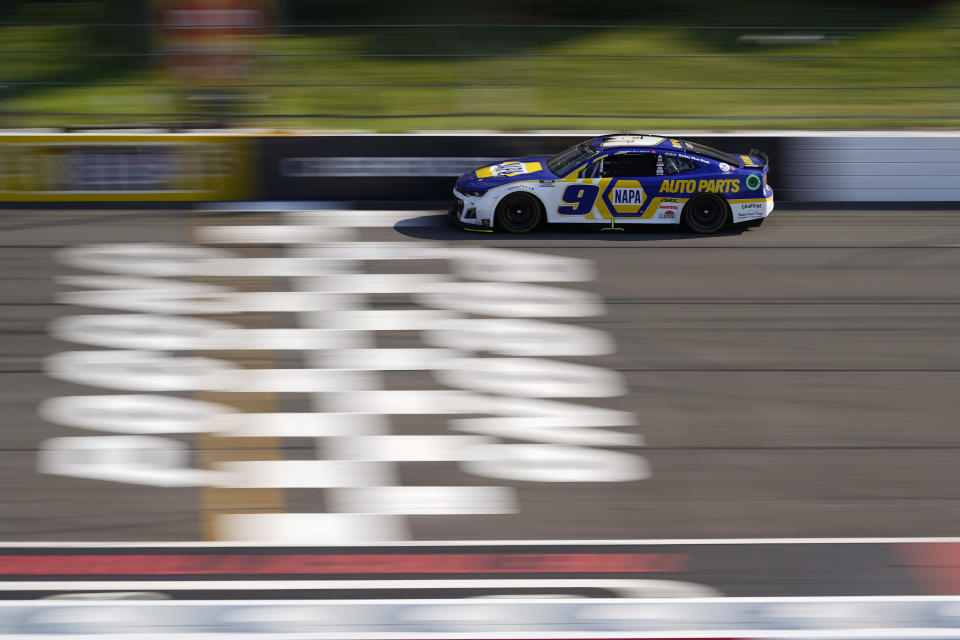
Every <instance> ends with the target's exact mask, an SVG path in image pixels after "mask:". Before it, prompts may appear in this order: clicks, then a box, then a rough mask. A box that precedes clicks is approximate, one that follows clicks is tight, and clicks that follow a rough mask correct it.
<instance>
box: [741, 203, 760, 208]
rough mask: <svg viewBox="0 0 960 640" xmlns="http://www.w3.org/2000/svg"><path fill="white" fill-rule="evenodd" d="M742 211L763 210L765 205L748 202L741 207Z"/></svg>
mask: <svg viewBox="0 0 960 640" xmlns="http://www.w3.org/2000/svg"><path fill="white" fill-rule="evenodd" d="M740 208H741V209H763V205H762V204H760V203H759V202H747V203H744V204H741V205H740Z"/></svg>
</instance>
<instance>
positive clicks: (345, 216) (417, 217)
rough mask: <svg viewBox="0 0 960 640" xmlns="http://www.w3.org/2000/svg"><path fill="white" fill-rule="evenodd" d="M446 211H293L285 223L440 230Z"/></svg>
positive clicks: (285, 218) (289, 213) (288, 214)
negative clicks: (434, 228) (437, 228)
mask: <svg viewBox="0 0 960 640" xmlns="http://www.w3.org/2000/svg"><path fill="white" fill-rule="evenodd" d="M445 215H446V212H444V211H353V210H332V211H290V212H287V213H284V214H283V217H284V220H286V221H288V222H290V223H291V224H293V225H306V226H319V227H358V228H364V227H366V228H370V227H395V226H401V227H436V226H442V225H445V224H447V222H446V220H445Z"/></svg>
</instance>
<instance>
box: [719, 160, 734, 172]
mask: <svg viewBox="0 0 960 640" xmlns="http://www.w3.org/2000/svg"><path fill="white" fill-rule="evenodd" d="M732 168H733V167H731V166H730V165H728V164H727V163H726V162H721V163H720V171H730V169H732Z"/></svg>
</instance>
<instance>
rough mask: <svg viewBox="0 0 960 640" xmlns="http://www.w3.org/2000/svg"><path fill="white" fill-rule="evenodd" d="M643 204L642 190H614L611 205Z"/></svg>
mask: <svg viewBox="0 0 960 640" xmlns="http://www.w3.org/2000/svg"><path fill="white" fill-rule="evenodd" d="M641 202H643V189H614V190H613V204H615V205H617V204H640V203H641Z"/></svg>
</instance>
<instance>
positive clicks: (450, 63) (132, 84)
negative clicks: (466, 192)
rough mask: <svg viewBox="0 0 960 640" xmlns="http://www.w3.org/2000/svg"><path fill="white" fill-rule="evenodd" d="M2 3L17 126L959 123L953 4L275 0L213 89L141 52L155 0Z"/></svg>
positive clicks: (0, 96) (8, 93)
mask: <svg viewBox="0 0 960 640" xmlns="http://www.w3.org/2000/svg"><path fill="white" fill-rule="evenodd" d="M0 6H2V9H0V60H2V61H3V62H4V64H3V65H2V66H0V126H7V127H11V126H67V125H69V126H76V125H109V124H145V125H146V124H172V123H177V122H191V123H194V122H197V121H198V119H199V120H205V121H222V122H226V123H228V124H239V125H253V126H270V127H296V128H314V129H316V128H349V129H375V130H387V131H401V130H409V129H452V128H457V129H500V130H518V129H526V130H539V129H550V128H555V129H594V130H631V129H632V130H641V129H645V130H674V131H675V130H681V129H706V128H710V129H735V128H736V129H742V128H791V129H792V128H841V127H843V128H896V127H908V128H942V127H950V128H955V127H956V126H957V125H958V121H960V109H958V107H957V102H958V101H957V98H958V97H960V72H958V64H957V63H958V61H960V46H958V44H960V39H958V34H960V1H958V0H953V1H949V2H945V1H941V2H934V1H931V0H914V1H913V2H903V1H899V0H898V1H894V0H878V1H874V2H854V1H851V0H847V1H842V0H841V1H833V2H825V1H811V2H770V1H769V0H768V1H765V2H762V1H758V0H739V1H735V0H731V1H729V2H715V1H708V0H688V1H686V2H682V3H677V2H666V1H662V0H656V1H649V2H642V1H637V2H624V1H622V0H593V1H592V2H583V1H582V0H580V1H578V2H573V1H570V0H550V1H547V0H514V1H509V2H508V1H506V0H502V1H501V0H490V1H489V2H484V3H476V2H467V1H466V0H448V1H446V2H420V3H407V4H400V3H396V2H388V1H386V0H353V1H352V2H349V3H342V2H336V3H335V2H326V1H324V2H320V1H311V0H286V1H282V0H274V1H273V7H272V12H271V13H272V15H273V17H274V18H275V19H276V20H277V21H278V22H281V23H283V24H285V25H287V26H285V27H283V28H279V27H274V28H272V29H270V30H268V31H267V32H266V33H263V34H261V35H258V36H256V37H250V38H246V39H245V40H244V41H243V42H242V43H241V44H240V45H239V46H240V47H241V50H242V51H246V52H248V53H253V54H267V55H266V56H265V57H258V58H255V59H254V61H253V63H252V64H250V65H249V66H246V67H244V74H243V77H241V78H238V79H236V80H235V81H233V82H231V83H230V84H231V85H232V86H230V87H227V88H218V87H215V86H212V87H206V86H203V85H204V84H205V81H206V84H216V83H211V82H210V81H209V78H207V77H204V75H203V74H199V77H198V78H196V79H195V81H194V82H187V83H184V82H182V80H183V78H182V77H181V76H180V75H177V74H173V73H171V71H170V69H169V67H168V66H167V65H166V64H164V62H165V59H164V58H162V57H157V56H152V55H146V54H149V53H151V52H156V51H157V50H158V47H157V37H156V36H157V33H156V31H155V30H151V28H150V27H149V26H148V25H147V23H149V21H150V18H151V16H152V15H153V11H152V10H151V5H150V3H149V2H146V1H145V0H83V1H77V2H66V1H62V0H61V1H54V0H6V2H5V3H3V4H0ZM116 25H126V26H116ZM137 25H139V26H137ZM361 25H363V26H361ZM400 25H404V26H400ZM409 25H419V26H409ZM430 25H443V26H430ZM631 26H640V27H643V28H639V29H638V28H629V27H631ZM66 114H69V115H66ZM636 115H639V116H647V117H629V116H636ZM318 116H322V117H318ZM333 116H340V117H333ZM361 116H362V117H361ZM408 116H418V117H408ZM548 116H557V117H548ZM879 116H888V117H879Z"/></svg>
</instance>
